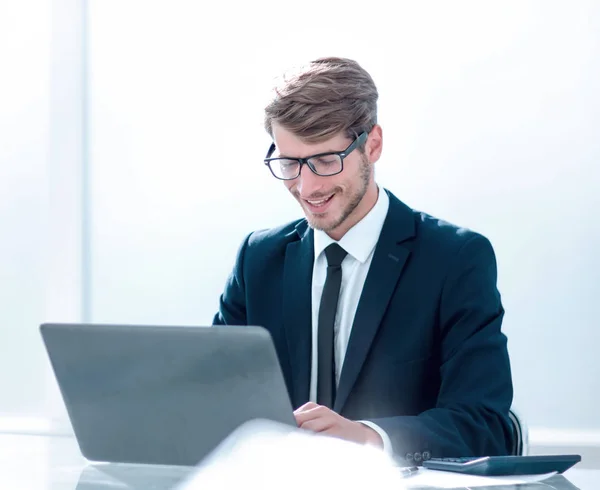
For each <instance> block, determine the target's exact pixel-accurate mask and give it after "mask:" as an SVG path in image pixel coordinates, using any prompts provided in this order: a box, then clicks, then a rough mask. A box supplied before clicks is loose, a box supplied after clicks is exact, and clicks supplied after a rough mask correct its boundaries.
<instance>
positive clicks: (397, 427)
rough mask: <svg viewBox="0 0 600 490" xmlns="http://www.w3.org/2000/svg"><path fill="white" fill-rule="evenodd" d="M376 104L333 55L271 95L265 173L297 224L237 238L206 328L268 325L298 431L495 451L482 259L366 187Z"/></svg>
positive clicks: (497, 428)
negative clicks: (290, 203) (292, 201)
mask: <svg viewBox="0 0 600 490" xmlns="http://www.w3.org/2000/svg"><path fill="white" fill-rule="evenodd" d="M377 99H378V93H377V89H376V87H375V84H374V83H373V80H372V78H371V77H370V75H369V74H368V73H367V72H366V71H365V70H364V69H363V68H361V67H360V66H359V65H358V64H357V63H356V62H354V61H352V60H348V59H342V58H325V59H319V60H316V61H313V62H311V63H310V64H309V65H308V66H306V67H304V68H302V69H300V70H299V71H296V72H295V73H292V74H291V75H288V76H287V77H284V78H283V80H282V81H281V84H280V85H279V86H277V87H276V89H275V91H274V96H273V99H272V101H271V102H270V103H269V105H268V106H267V107H266V110H265V127H266V130H267V131H268V132H269V134H270V135H271V136H272V139H273V144H272V145H271V148H270V149H269V151H268V154H267V157H266V158H265V164H266V165H267V167H268V169H269V170H270V171H271V173H272V174H273V176H274V177H276V178H277V179H279V180H282V181H283V183H284V184H285V186H286V187H287V189H288V190H289V191H290V193H291V194H292V195H293V196H294V197H295V198H296V200H297V201H298V202H299V203H300V206H301V207H302V210H303V211H304V214H305V218H304V219H300V220H297V221H294V222H292V223H289V224H287V225H284V226H281V227H279V228H275V229H271V230H263V231H257V232H254V233H251V234H250V235H249V236H247V237H246V239H245V240H244V242H243V243H242V245H241V247H240V249H239V252H238V255H237V261H236V264H235V267H234V269H233V272H232V274H231V276H230V277H229V279H228V282H227V285H226V288H225V291H224V293H223V295H222V296H221V300H220V309H219V312H218V313H217V315H216V316H215V318H214V324H215V325H261V326H263V327H265V328H267V329H268V330H269V332H270V333H271V335H272V337H273V341H274V343H275V347H276V349H277V353H278V356H279V360H280V363H281V367H282V370H283V373H284V377H285V381H286V383H287V387H288V390H289V393H290V397H291V399H292V403H293V404H294V407H297V409H296V410H295V412H294V413H295V416H296V420H297V422H298V425H299V426H300V427H302V428H305V429H308V430H312V431H315V432H321V433H324V434H330V435H332V436H336V437H340V438H343V439H347V440H350V441H355V442H358V443H362V444H372V445H375V446H379V447H382V448H384V450H386V451H388V452H393V453H394V454H395V455H396V456H399V457H402V458H405V459H406V460H408V461H410V462H414V463H417V464H418V463H420V462H421V461H423V460H425V459H428V458H432V457H436V458H439V457H459V456H472V455H474V456H476V455H501V454H509V453H510V447H511V445H512V438H513V435H512V429H511V425H510V421H509V418H508V414H509V409H510V405H511V402H512V381H511V373H510V364H509V358H508V353H507V347H506V337H505V336H504V334H503V333H502V332H501V323H502V318H503V314H504V310H503V307H502V304H501V300H500V294H499V293H498V290H497V288H496V261H495V256H494V251H493V249H492V246H491V245H490V243H489V241H488V240H487V239H486V238H484V237H483V236H481V235H479V234H477V233H475V232H473V231H469V230H467V229H464V228H458V227H456V226H453V225H451V224H449V223H446V222H444V221H441V220H438V219H436V218H434V217H432V216H429V215H427V214H424V213H421V212H417V211H414V210H412V209H411V208H409V207H408V206H407V205H405V204H404V203H402V202H401V201H400V200H398V199H397V198H396V197H395V196H394V195H393V194H392V193H391V192H389V191H387V190H384V189H382V188H380V187H379V186H378V185H377V183H376V182H375V179H374V171H373V167H374V164H375V162H377V160H378V159H379V157H380V155H381V152H382V147H383V136H382V128H381V127H380V126H379V125H378V124H377Z"/></svg>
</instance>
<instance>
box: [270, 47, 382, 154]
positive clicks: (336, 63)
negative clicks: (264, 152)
mask: <svg viewBox="0 0 600 490" xmlns="http://www.w3.org/2000/svg"><path fill="white" fill-rule="evenodd" d="M273 92H274V94H273V97H272V100H271V101H270V102H269V104H268V105H267V107H266V108H265V129H266V130H267V132H268V133H269V134H270V135H271V136H273V123H277V124H279V125H281V126H282V127H284V128H285V129H287V130H288V131H291V132H292V133H294V134H295V135H296V136H298V137H299V138H302V139H303V140H305V141H307V142H309V143H317V142H320V141H323V140H326V139H328V138H331V137H333V136H334V135H336V134H338V133H340V132H342V131H343V132H345V133H346V135H347V136H348V137H350V138H356V136H358V135H359V134H360V133H362V132H363V131H367V132H370V131H371V129H373V126H375V124H377V99H378V97H379V94H378V93H377V88H376V87H375V83H374V82H373V79H372V78H371V75H369V73H367V71H366V70H364V68H362V67H361V66H360V65H359V64H358V63H357V62H356V61H354V60H350V59H347V58H319V59H317V60H314V61H311V62H310V63H309V64H308V65H307V66H303V67H300V68H297V69H295V70H294V71H292V72H288V73H286V74H284V75H283V76H282V77H281V80H280V81H279V83H278V84H277V85H276V86H275V88H274V91H273Z"/></svg>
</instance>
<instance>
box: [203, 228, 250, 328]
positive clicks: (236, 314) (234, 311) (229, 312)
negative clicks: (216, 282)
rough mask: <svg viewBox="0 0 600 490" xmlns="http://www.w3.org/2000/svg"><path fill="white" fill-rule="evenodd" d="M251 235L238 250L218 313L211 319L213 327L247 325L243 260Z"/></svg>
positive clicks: (220, 300)
mask: <svg viewBox="0 0 600 490" xmlns="http://www.w3.org/2000/svg"><path fill="white" fill-rule="evenodd" d="M251 235H252V234H249V235H248V236H246V238H245V239H244V241H243V242H242V244H241V245H240V247H239V249H238V252H237V256H236V260H235V265H234V267H233V271H232V272H231V274H229V277H228V278H227V282H226V283H225V290H224V291H223V294H221V297H220V299H219V311H218V312H217V313H216V315H215V316H214V318H213V322H212V323H213V325H247V320H246V284H245V282H244V260H245V258H246V252H247V250H248V242H249V240H250V236H251Z"/></svg>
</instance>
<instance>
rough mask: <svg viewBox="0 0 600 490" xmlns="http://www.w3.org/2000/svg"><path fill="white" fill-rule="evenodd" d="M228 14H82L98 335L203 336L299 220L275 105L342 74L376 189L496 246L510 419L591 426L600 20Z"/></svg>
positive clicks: (546, 15) (177, 8) (131, 9)
mask: <svg viewBox="0 0 600 490" xmlns="http://www.w3.org/2000/svg"><path fill="white" fill-rule="evenodd" d="M234 3H235V7H233V6H232V5H230V4H223V6H221V7H219V6H217V5H216V4H213V5H212V6H211V9H212V10H210V11H208V10H207V9H206V7H205V6H204V5H202V6H201V5H199V4H197V3H196V2H161V3H152V4H146V3H145V2H141V1H133V0H128V1H121V2H118V4H117V3H110V2H105V1H94V2H91V7H90V9H91V10H90V20H91V44H90V45H91V52H90V63H91V67H92V74H93V76H92V78H91V89H90V93H91V98H90V101H91V107H92V130H91V133H90V134H91V158H92V160H91V163H92V175H93V177H92V190H93V192H92V215H93V220H92V223H93V249H92V284H93V287H92V291H93V293H92V317H93V319H94V320H97V321H127V322H148V323H183V324H203V323H207V322H209V321H210V319H211V317H212V314H213V313H214V311H215V308H216V304H217V298H218V295H219V293H220V292H221V288H222V286H223V283H224V281H225V277H226V275H227V274H228V273H229V270H230V268H231V266H232V263H233V259H234V254H235V250H236V249H237V247H238V245H239V242H240V240H241V239H242V237H243V236H244V235H245V234H246V233H247V232H248V231H250V230H252V229H255V228H261V227H267V226H271V225H275V224H277V223H280V222H283V221H285V220H288V219H293V218H295V217H296V216H298V212H299V210H298V209H296V205H295V204H294V202H293V200H292V199H291V198H289V197H288V196H287V195H286V194H285V192H284V190H283V186H282V185H281V184H278V183H277V182H276V181H275V180H273V179H272V177H270V175H269V173H268V171H267V170H266V169H265V168H264V167H263V165H262V163H261V158H262V157H263V156H264V153H265V151H266V149H267V147H268V143H269V142H268V140H267V138H266V135H265V134H264V133H263V130H262V127H261V123H262V103H263V101H264V98H263V95H264V93H263V90H264V91H266V90H267V89H268V88H269V87H270V82H271V78H272V77H273V76H275V75H276V74H278V73H279V71H280V69H281V68H283V67H285V66H287V65H288V64H290V63H292V62H296V61H297V60H300V59H302V60H303V59H305V58H312V57H316V56H322V55H329V54H338V55H343V56H350V57H354V58H356V59H358V60H359V61H360V62H362V63H363V64H364V65H365V67H366V68H368V69H369V70H370V71H371V72H372V74H373V76H374V78H375V80H376V82H377V83H378V86H379V88H380V92H381V105H380V107H381V123H382V124H383V126H384V131H385V133H384V134H385V150H384V155H383V158H382V160H381V161H380V163H378V175H379V180H380V182H381V183H383V184H384V185H386V186H388V187H389V188H390V189H392V190H393V191H394V192H395V193H396V194H397V195H398V196H400V197H401V198H402V199H404V200H405V201H406V202H407V203H409V204H410V205H412V206H414V207H417V208H420V209H423V210H426V211H428V212H431V213H433V214H436V215H438V216H440V217H443V218H446V219H448V220H451V221H455V222H457V223H460V224H463V225H465V226H471V227H473V228H474V229H477V230H479V231H481V232H483V233H485V234H487V235H488V236H489V237H490V238H491V239H492V241H493V243H494V244H495V247H496V250H497V254H498V260H499V264H500V287H501V289H502V293H503V296H504V301H505V304H506V309H507V316H506V323H505V331H506V333H507V334H508V336H509V339H510V352H511V357H512V362H513V367H514V379H515V387H516V404H517V406H518V407H520V408H521V411H522V412H523V413H524V414H525V415H526V417H527V419H528V421H529V423H530V424H531V425H532V426H544V427H551V428H585V429H592V428H594V429H600V418H599V417H598V416H597V410H596V406H597V404H598V403H600V399H599V396H598V392H599V391H600V381H599V379H600V376H599V374H600V369H599V367H598V366H599V364H598V362H597V361H596V354H595V351H596V345H597V343H598V342H597V341H598V337H599V334H598V329H597V328H596V326H597V321H596V318H597V316H596V314H595V311H594V303H595V301H594V300H595V298H596V297H598V296H599V295H600V286H599V283H598V281H597V279H598V276H600V274H599V271H600V259H599V258H598V254H597V252H596V251H597V250H598V248H599V246H600V225H599V223H600V220H599V219H598V218H597V216H596V213H597V210H598V197H597V193H596V191H597V190H598V189H599V188H600V171H599V170H598V160H599V158H600V147H599V141H600V138H599V136H598V135H599V134H600V111H598V109H599V104H600V97H599V96H598V91H597V87H599V86H600V76H599V70H600V61H599V60H600V39H599V34H598V33H599V32H600V17H599V16H598V14H600V9H599V7H598V4H595V3H593V2H577V3H567V2H562V3H559V2H554V3H552V2H512V3H511V2H508V3H506V2H497V3H494V4H492V3H491V2H451V3H450V2H435V3H432V2H419V3H417V2H411V3H408V2H406V3H402V4H401V5H400V6H398V5H397V4H396V2H393V3H392V2H385V3H384V2H380V1H374V2H369V5H368V7H366V6H365V4H364V2H344V6H343V8H340V7H339V6H337V7H331V9H330V8H329V7H328V5H329V4H328V3H323V2H310V1H309V2H303V4H302V8H301V9H297V8H294V9H293V10H289V11H288V10H286V8H287V7H283V6H282V5H281V4H280V3H278V4H277V7H276V6H275V4H274V3H273V5H271V3H272V2H261V6H264V8H260V14H258V13H257V11H258V10H259V7H258V6H257V5H256V4H250V3H248V2H245V3H242V2H238V3H236V2H234ZM317 5H318V6H319V8H317ZM117 12H118V15H116V14H117ZM249 19H251V21H250V22H249ZM325 19H330V22H332V24H331V25H332V26H333V27H329V28H325V27H324V23H325ZM134 34H135V35H134Z"/></svg>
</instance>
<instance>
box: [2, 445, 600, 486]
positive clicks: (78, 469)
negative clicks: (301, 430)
mask: <svg viewBox="0 0 600 490" xmlns="http://www.w3.org/2000/svg"><path fill="white" fill-rule="evenodd" d="M189 471H190V470H189V469H187V468H178V467H142V466H131V465H91V464H88V463H87V462H86V461H85V460H84V459H83V458H82V456H81V454H80V453H79V449H78V447H77V443H76V441H75V440H74V439H73V438H70V437H45V436H29V435H10V434H0V488H6V489H15V490H96V489H102V490H113V489H119V490H141V489H144V490H167V489H171V488H173V487H174V486H176V485H177V484H178V483H179V482H181V481H182V480H184V479H185V478H186V476H188V474H189ZM250 483H251V482H244V486H245V487H247V486H248V484H250ZM599 484H600V470H583V469H577V468H574V469H571V470H569V471H568V472H566V473H565V475H564V476H555V477H553V478H552V479H549V480H546V481H545V482H543V483H535V484H530V485H522V486H518V487H516V486H512V485H511V486H504V487H494V488H495V489H500V488H503V489H509V488H510V489H515V490H516V489H517V488H518V490H525V489H536V490H543V489H556V490H576V489H580V490H592V489H594V490H595V489H597V488H598V486H599ZM250 487H252V485H251V484H250ZM480 488H489V487H480Z"/></svg>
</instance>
